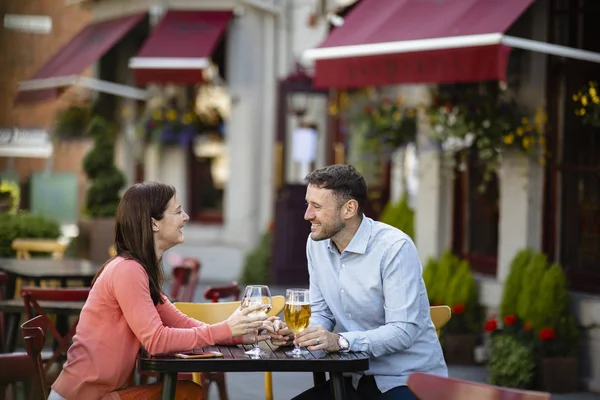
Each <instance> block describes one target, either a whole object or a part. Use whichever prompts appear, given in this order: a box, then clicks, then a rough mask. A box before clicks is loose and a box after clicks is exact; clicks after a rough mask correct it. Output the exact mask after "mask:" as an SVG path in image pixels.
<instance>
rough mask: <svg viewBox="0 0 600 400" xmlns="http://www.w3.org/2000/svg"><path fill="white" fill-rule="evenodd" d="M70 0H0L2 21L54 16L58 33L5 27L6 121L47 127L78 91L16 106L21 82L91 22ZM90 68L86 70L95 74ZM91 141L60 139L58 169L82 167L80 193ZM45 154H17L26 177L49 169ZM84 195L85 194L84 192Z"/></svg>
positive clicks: (0, 90) (1, 67)
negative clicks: (8, 17)
mask: <svg viewBox="0 0 600 400" xmlns="http://www.w3.org/2000/svg"><path fill="white" fill-rule="evenodd" d="M66 3H67V2H66V0H26V1H24V0H0V18H1V20H0V21H3V19H4V14H6V13H11V14H26V15H27V14H29V15H47V16H50V17H51V18H52V32H51V33H50V34H49V35H40V34H33V33H27V32H20V31H13V30H7V29H4V28H3V27H0V55H1V56H0V126H1V127H11V126H18V127H22V128H28V127H43V128H45V129H50V128H51V126H52V124H53V121H54V116H55V113H56V111H57V109H59V108H60V107H64V106H65V105H66V104H68V103H69V102H70V101H71V100H72V99H73V97H74V95H77V94H78V92H77V89H75V88H73V89H69V90H67V91H66V92H65V93H64V94H63V95H62V96H61V98H60V99H59V100H57V101H50V102H44V103H33V104H28V105H14V99H15V97H16V94H17V83H18V82H20V81H23V80H26V79H28V78H29V77H31V76H32V75H33V74H34V73H35V72H36V70H37V69H38V68H40V67H41V66H42V65H43V64H44V63H45V62H46V61H47V60H48V59H49V58H50V57H52V56H53V55H54V54H55V53H56V52H57V51H58V50H59V49H60V48H61V47H62V46H63V45H64V44H66V43H67V42H68V41H69V40H70V39H71V38H72V37H73V36H74V35H75V34H76V33H77V32H79V31H80V30H81V29H82V28H83V27H85V26H86V25H87V24H88V23H89V22H90V21H91V13H90V12H89V11H87V10H85V9H82V8H81V7H79V6H76V5H72V6H67V5H66ZM89 73H90V71H86V72H85V74H89ZM88 148H89V143H88V142H87V141H86V142H83V143H72V144H69V143H59V144H57V145H56V146H55V153H54V158H55V160H54V163H53V166H54V168H53V170H54V171H56V172H65V171H70V172H76V173H78V175H79V179H78V181H79V182H80V194H81V193H83V188H84V187H85V174H83V172H82V167H81V160H82V158H83V156H84V155H85V152H86V151H87V149H88ZM6 166H7V159H5V158H2V157H0V171H2V170H4V169H5V168H6ZM44 166H45V161H44V160H42V159H32V158H17V159H15V169H16V170H17V171H18V173H19V175H20V178H21V182H22V183H25V182H26V181H27V179H28V178H29V175H30V174H31V173H32V172H35V171H41V170H43V169H44ZM80 199H82V197H80Z"/></svg>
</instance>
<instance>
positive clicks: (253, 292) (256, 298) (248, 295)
mask: <svg viewBox="0 0 600 400" xmlns="http://www.w3.org/2000/svg"><path fill="white" fill-rule="evenodd" d="M252 306H262V308H261V309H259V310H256V311H254V312H252V314H254V315H257V314H265V315H266V314H268V313H269V311H271V307H272V303H271V291H270V290H269V287H268V286H266V285H248V286H246V289H245V290H244V295H243V296H242V302H241V305H240V307H241V308H248V307H252ZM258 331H259V329H256V336H255V339H254V344H253V346H252V349H250V350H248V351H246V352H245V353H244V354H247V355H249V356H252V357H259V356H261V355H263V354H265V353H264V352H263V351H262V350H261V349H260V347H258Z"/></svg>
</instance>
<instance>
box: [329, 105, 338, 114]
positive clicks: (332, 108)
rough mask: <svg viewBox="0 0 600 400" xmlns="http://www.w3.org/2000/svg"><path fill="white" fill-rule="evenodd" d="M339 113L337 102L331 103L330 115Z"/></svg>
mask: <svg viewBox="0 0 600 400" xmlns="http://www.w3.org/2000/svg"><path fill="white" fill-rule="evenodd" d="M337 113H338V106H337V104H335V103H333V102H332V103H329V115H331V116H334V115H337Z"/></svg>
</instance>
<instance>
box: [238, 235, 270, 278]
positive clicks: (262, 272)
mask: <svg viewBox="0 0 600 400" xmlns="http://www.w3.org/2000/svg"><path fill="white" fill-rule="evenodd" d="M270 265H271V232H269V231H267V232H266V233H265V234H264V235H263V236H262V238H261V240H260V242H259V243H258V245H257V246H256V247H255V248H254V250H252V251H251V252H249V253H248V254H247V255H246V258H245V260H244V266H243V268H242V275H241V276H240V279H239V280H240V283H242V284H246V285H252V284H265V283H268V282H269V270H270Z"/></svg>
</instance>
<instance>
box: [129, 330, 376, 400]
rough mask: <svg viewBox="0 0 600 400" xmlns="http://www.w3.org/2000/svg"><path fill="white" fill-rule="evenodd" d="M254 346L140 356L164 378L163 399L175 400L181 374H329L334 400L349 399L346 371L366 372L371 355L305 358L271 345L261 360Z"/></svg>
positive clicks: (315, 353)
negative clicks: (184, 355) (194, 355)
mask: <svg viewBox="0 0 600 400" xmlns="http://www.w3.org/2000/svg"><path fill="white" fill-rule="evenodd" d="M250 347H251V346H245V348H244V347H242V346H210V347H206V348H205V349H202V350H197V351H198V352H199V353H200V352H202V351H206V352H208V351H218V352H220V353H222V354H223V357H219V358H201V359H181V358H177V357H175V356H174V355H172V354H166V355H165V354H161V355H155V356H150V355H148V354H143V355H142V356H141V357H140V368H141V370H142V371H151V372H158V373H159V374H161V376H162V384H163V387H162V399H163V400H171V399H174V398H175V383H176V381H177V373H179V372H250V371H253V372H266V371H272V372H313V373H317V374H322V373H324V372H329V377H330V379H331V385H332V389H333V390H332V391H333V398H334V399H337V400H342V399H345V398H346V395H345V390H344V377H343V373H344V372H355V371H366V370H368V369H369V356H368V355H367V354H366V353H357V352H348V353H327V352H325V351H321V350H319V351H313V352H310V353H309V354H308V355H306V356H303V357H301V358H294V357H290V356H287V355H286V354H285V352H287V351H289V350H291V348H278V347H276V346H272V345H271V344H269V343H267V342H262V343H261V344H260V347H261V348H262V349H263V351H264V352H265V353H266V354H265V355H263V356H261V357H260V358H259V359H253V358H250V357H249V356H247V355H246V354H244V351H245V349H250Z"/></svg>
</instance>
